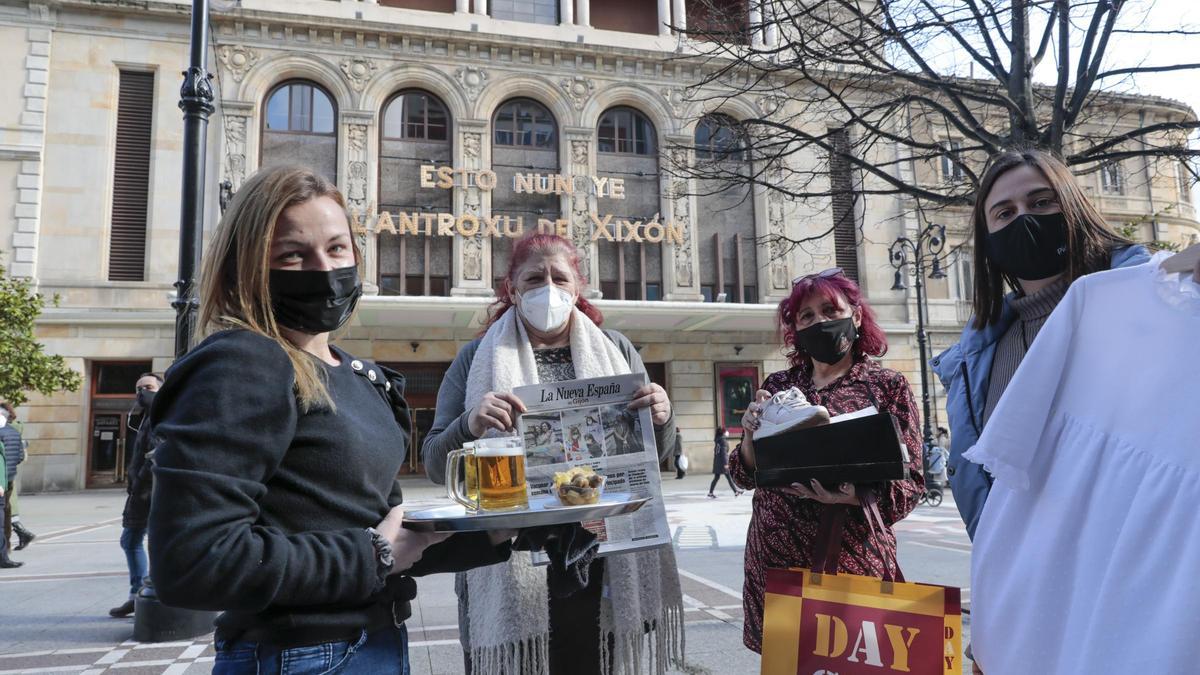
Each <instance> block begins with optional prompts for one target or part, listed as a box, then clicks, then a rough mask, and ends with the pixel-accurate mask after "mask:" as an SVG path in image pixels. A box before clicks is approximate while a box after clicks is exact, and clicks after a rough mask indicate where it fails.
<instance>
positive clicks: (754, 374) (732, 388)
mask: <svg viewBox="0 0 1200 675" xmlns="http://www.w3.org/2000/svg"><path fill="white" fill-rule="evenodd" d="M716 371H717V393H718V397H717V424H718V425H720V426H722V427H724V428H725V429H727V430H728V431H729V435H731V436H741V435H742V415H744V414H746V408H747V407H748V406H749V405H750V404H751V403H752V402H753V401H754V392H756V391H758V384H759V381H758V366H748V365H745V364H738V365H722V364H717V367H716Z"/></svg>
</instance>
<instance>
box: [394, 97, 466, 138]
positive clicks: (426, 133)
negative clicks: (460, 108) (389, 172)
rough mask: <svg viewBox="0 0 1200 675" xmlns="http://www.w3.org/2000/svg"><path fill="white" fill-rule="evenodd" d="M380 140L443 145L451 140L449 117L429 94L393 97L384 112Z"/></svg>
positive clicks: (443, 107)
mask: <svg viewBox="0 0 1200 675" xmlns="http://www.w3.org/2000/svg"><path fill="white" fill-rule="evenodd" d="M383 137H384V138H387V139H391V140H403V139H411V140H422V141H444V140H447V139H448V138H450V114H449V113H447V112H446V106H444V105H442V102H441V101H439V100H438V99H437V97H435V96H433V95H432V94H427V93H425V92H423V91H419V90H409V91H402V92H400V93H399V94H396V95H395V96H394V97H393V98H392V100H391V102H389V103H388V104H387V106H386V107H385V108H384V113H383Z"/></svg>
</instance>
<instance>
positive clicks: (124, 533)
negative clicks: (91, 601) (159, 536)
mask: <svg viewBox="0 0 1200 675" xmlns="http://www.w3.org/2000/svg"><path fill="white" fill-rule="evenodd" d="M162 382H163V379H162V376H161V375H159V374H158V373H142V374H141V376H139V377H138V379H137V382H135V383H134V391H135V393H136V395H137V400H136V402H135V403H134V407H133V410H131V411H130V413H129V432H130V435H129V436H128V437H127V438H126V440H125V447H127V448H129V452H128V454H129V460H128V461H127V462H126V467H125V494H126V497H125V508H124V510H123V511H122V512H121V550H122V551H124V552H125V564H126V566H127V567H128V568H129V598H128V599H127V600H125V602H124V603H122V604H120V605H118V606H116V607H113V608H112V609H110V610H108V615H109V616H111V617H113V618H114V619H120V618H124V617H127V616H129V615H130V614H133V607H134V598H136V597H137V594H138V590H140V589H141V587H142V579H143V578H144V577H145V576H146V575H147V574H148V573H149V570H150V567H149V565H150V564H149V562H148V561H147V560H146V547H145V545H144V541H145V539H146V519H147V518H149V516H150V493H151V490H152V489H153V487H154V474H153V472H152V468H153V462H151V460H150V459H149V458H148V457H147V456H146V455H147V454H148V453H149V452H150V451H151V449H152V446H151V442H150V441H151V426H152V425H151V424H150V405H151V404H152V403H153V402H154V395H155V394H156V393H158V388H159V387H161V386H162Z"/></svg>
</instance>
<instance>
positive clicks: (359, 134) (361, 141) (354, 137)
mask: <svg viewBox="0 0 1200 675" xmlns="http://www.w3.org/2000/svg"><path fill="white" fill-rule="evenodd" d="M346 139H347V140H348V141H349V143H350V152H351V153H353V154H355V155H357V154H359V153H362V151H364V150H366V148H367V126H366V125H365V124H351V125H350V128H349V129H348V130H347V132H346Z"/></svg>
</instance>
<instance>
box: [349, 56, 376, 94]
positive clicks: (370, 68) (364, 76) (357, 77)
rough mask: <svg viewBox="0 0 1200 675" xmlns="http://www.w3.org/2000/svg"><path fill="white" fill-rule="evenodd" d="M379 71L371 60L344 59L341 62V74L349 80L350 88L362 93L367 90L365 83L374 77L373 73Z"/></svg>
mask: <svg viewBox="0 0 1200 675" xmlns="http://www.w3.org/2000/svg"><path fill="white" fill-rule="evenodd" d="M377 70H379V66H377V65H375V62H374V61H372V60H371V59H364V58H362V57H361V56H360V57H357V58H353V59H345V60H343V61H342V73H344V74H345V75H346V79H348V80H350V86H351V87H353V88H354V91H362V90H363V89H366V88H367V83H368V82H370V81H371V78H372V77H375V71H377Z"/></svg>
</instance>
